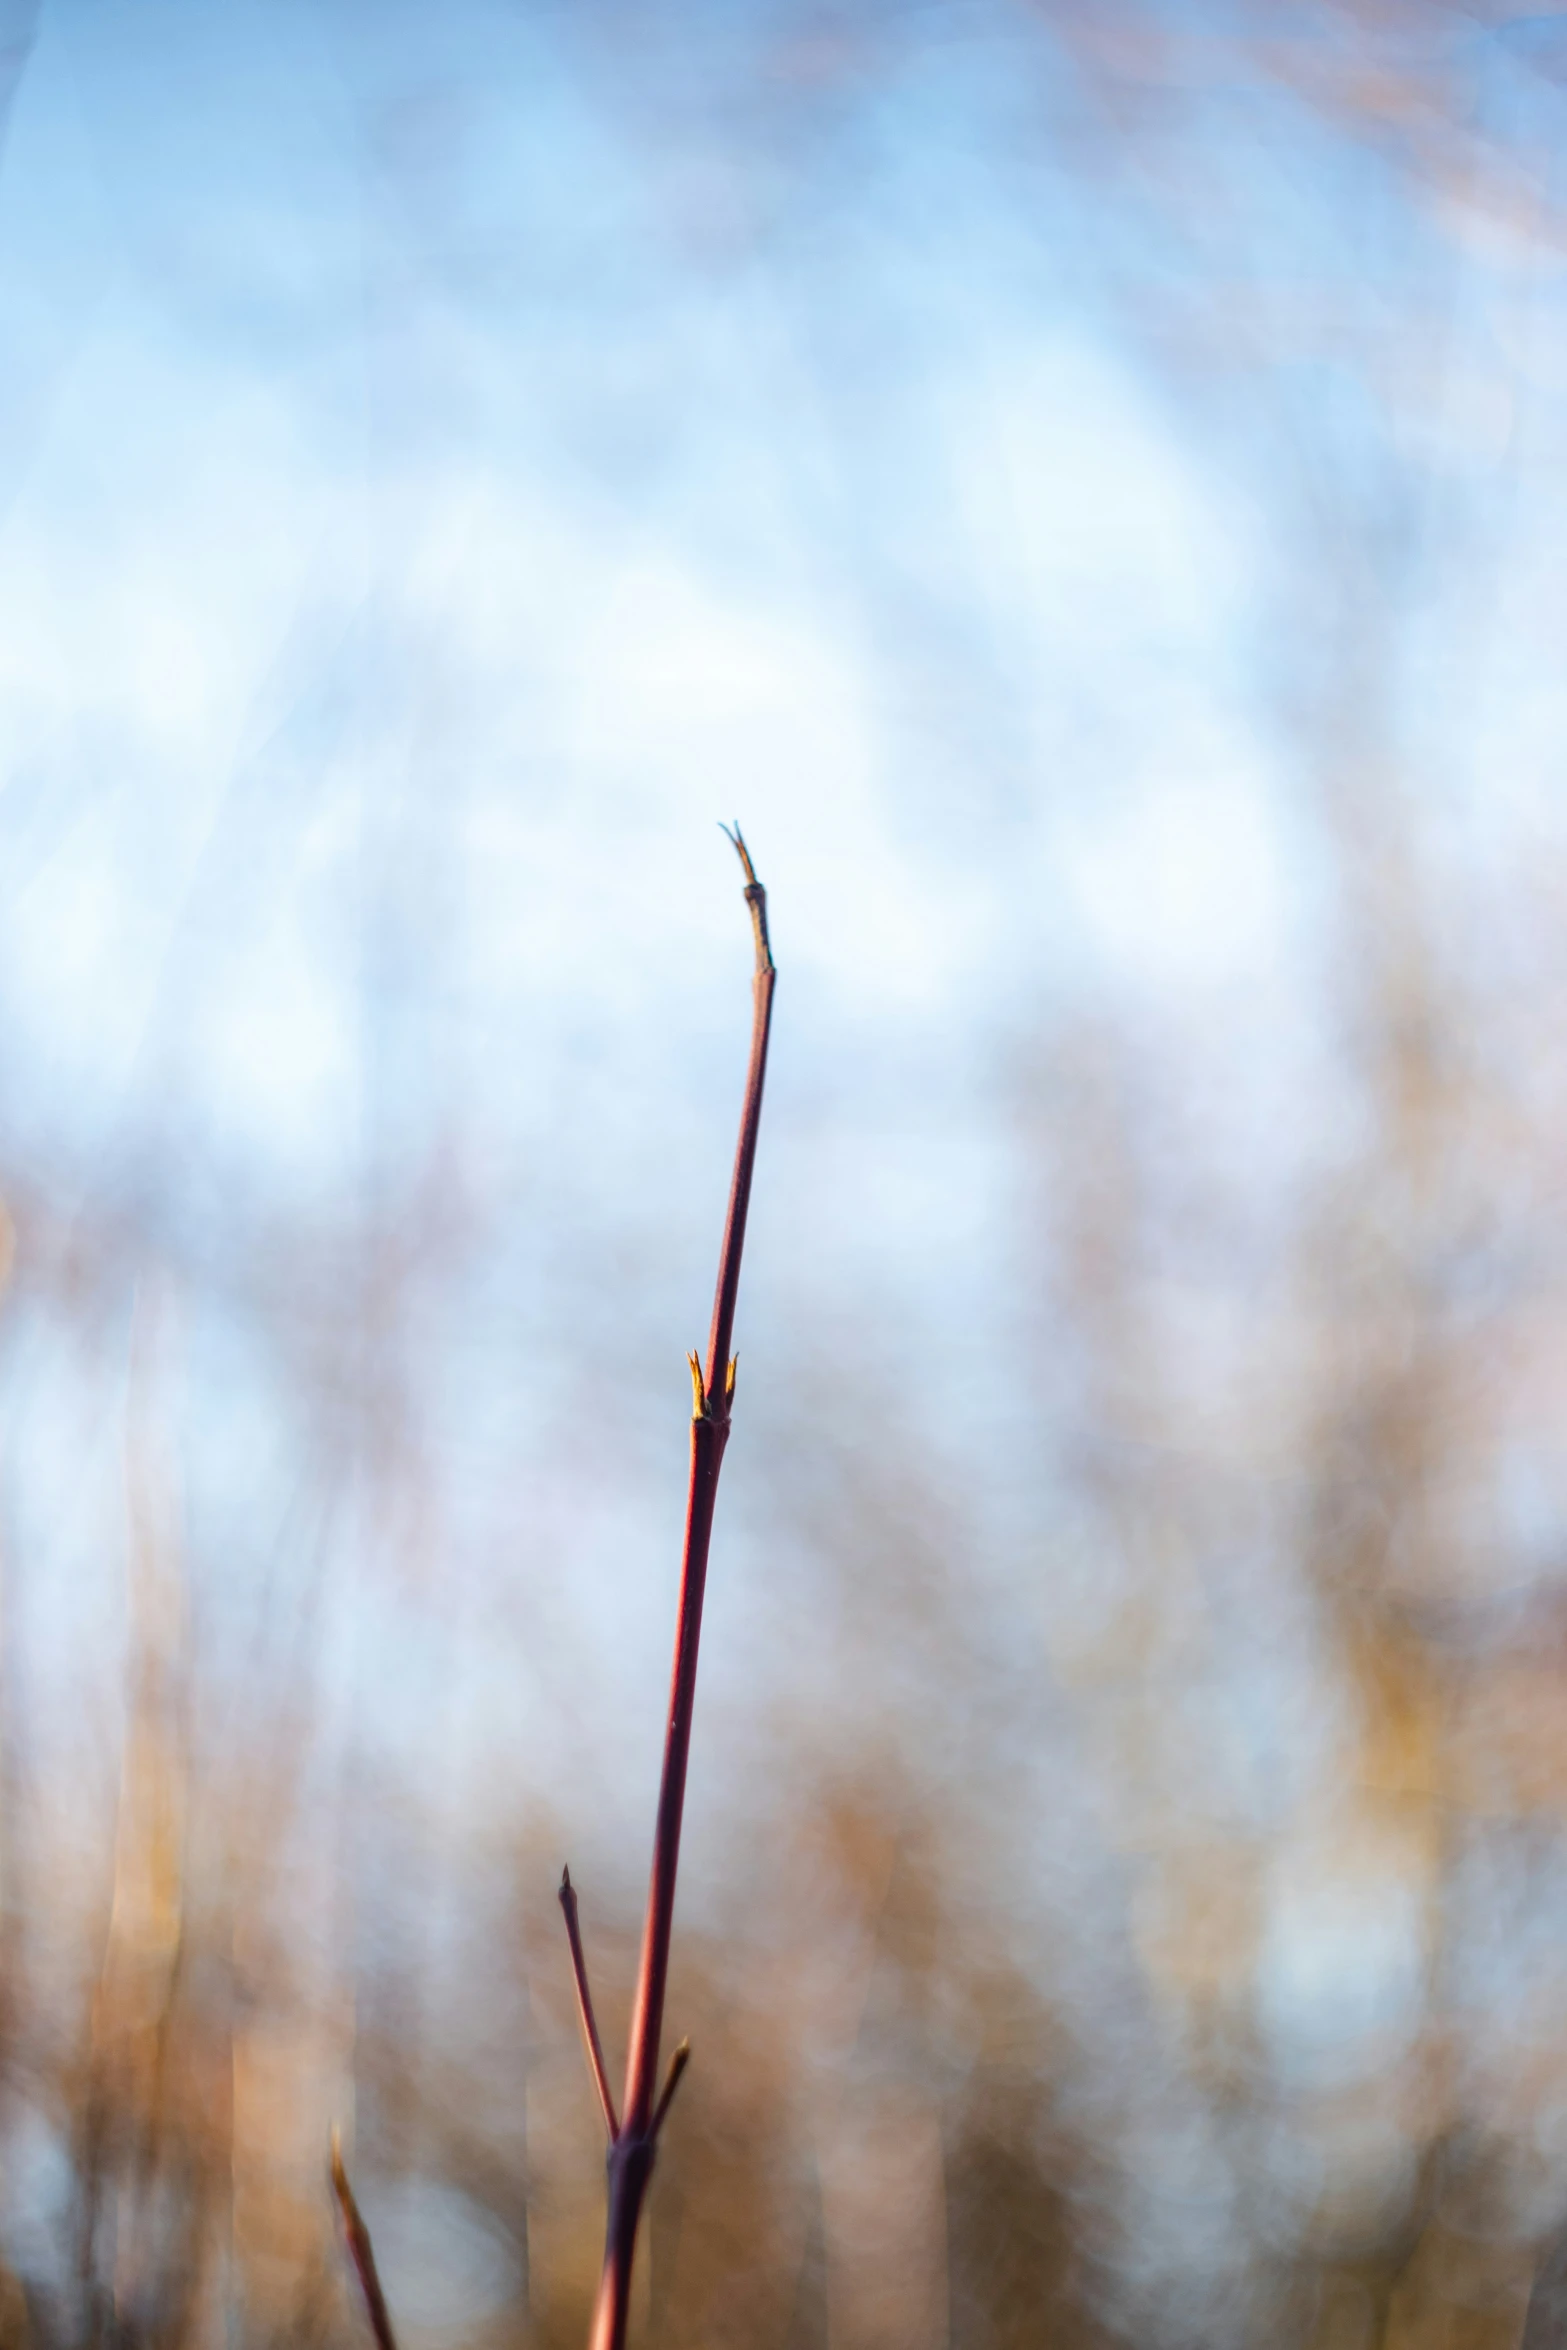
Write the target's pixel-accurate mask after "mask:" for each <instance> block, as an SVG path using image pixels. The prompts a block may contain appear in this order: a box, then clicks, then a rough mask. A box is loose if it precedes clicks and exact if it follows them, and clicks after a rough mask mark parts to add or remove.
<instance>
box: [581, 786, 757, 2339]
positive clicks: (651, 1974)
mask: <svg viewBox="0 0 1567 2350" xmlns="http://www.w3.org/2000/svg"><path fill="white" fill-rule="evenodd" d="M729 837H730V839H731V840H732V841H733V843H734V846H735V850H736V853H737V854H738V856H739V858H740V862H741V865H742V866H743V868H744V871H745V883H746V886H745V897H746V903H747V905H748V906H749V907H750V909H751V923H752V928H753V930H754V932H755V936H756V976H755V980H754V982H753V986H752V1007H753V1010H752V1024H751V1058H750V1066H749V1068H748V1070H747V1073H746V1084H745V1105H744V1108H743V1109H742V1111H741V1114H740V1139H739V1142H738V1144H737V1146H736V1149H735V1165H734V1180H733V1182H732V1183H731V1185H730V1189H729V1210H728V1214H727V1216H726V1218H725V1222H724V1239H723V1247H722V1249H721V1251H720V1253H719V1260H718V1283H717V1287H716V1290H715V1292H714V1296H713V1321H712V1328H711V1330H710V1331H709V1334H708V1342H707V1361H706V1364H705V1365H703V1364H699V1363H698V1361H697V1359H696V1357H695V1356H694V1355H693V1356H692V1358H691V1385H692V1398H693V1407H694V1408H693V1412H692V1419H691V1474H690V1485H689V1488H688V1493H687V1500H686V1529H685V1546H684V1554H683V1557H682V1561H681V1569H680V1604H679V1610H678V1614H677V1616H676V1622H675V1664H674V1673H673V1676H672V1678H671V1682H670V1691H669V1720H668V1726H667V1728H666V1731H665V1736H664V1771H663V1778H662V1781H661V1783H660V1786H659V1794H658V1815H657V1823H656V1826H655V1828H654V1832H653V1870H652V1877H651V1880H650V1883H649V1886H648V1903H647V1920H646V1923H645V1925H644V1927H643V1930H642V1958H641V1964H640V1966H639V1967H638V1970H637V1989H636V1999H635V2003H634V2005H633V2008H632V2015H631V2041H630V2047H629V2049H628V2052H627V2058H626V2094H625V2100H624V2104H623V2107H622V2120H621V2124H620V2128H619V2129H618V2130H617V2131H614V2132H613V2133H612V2135H611V2139H610V2148H609V2210H608V2217H607V2222H606V2227H605V2237H604V2270H603V2274H602V2276H601V2278H600V2280H599V2291H598V2300H597V2302H596V2304H595V2306H594V2312H593V2326H592V2331H591V2333H590V2335H589V2350H623V2346H624V2343H625V2339H626V2318H627V2313H628V2311H629V2308H630V2302H631V2266H632V2260H633V2258H634V2256H635V2252H636V2241H637V2223H638V2221H639V2219H640V2218H641V2214H642V2201H643V2197H644V2196H645V2194H646V2193H647V2183H648V2179H649V2177H650V2176H651V2173H652V2169H653V2153H654V2146H655V2142H656V2139H657V2131H658V2124H659V2123H660V2122H661V2121H662V2119H663V2116H664V2114H665V2113H666V2112H667V2110H668V2105H669V2098H670V2095H671V2094H672V2093H673V2088H674V2082H675V2080H678V2078H679V2073H678V2071H675V2072H674V2073H673V2076H672V2079H671V2082H670V2086H669V2089H668V2090H666V2092H665V2095H664V2097H663V2098H662V2100H661V2101H660V2103H659V2107H658V2111H657V2114H656V2115H655V2112H654V2106H653V2096H654V2090H655V2087H656V2084H657V2076H658V2044H659V2038H660V2034H661V2033H662V2030H663V2023H664V1993H665V1989H666V1987H667V1984H668V1980H669V1941H670V1934H671V1931H672V1929H673V1926H674V1917H675V1875H676V1871H677V1869H678V1867H679V1864H680V1826H681V1821H682V1818H683V1816H684V1812H685V1799H686V1766H687V1763H688V1761H689V1759H690V1753H691V1714H692V1708H693V1706H694V1704H695V1700H696V1666H697V1650H698V1647H699V1645H700V1642H701V1637H702V1599H703V1594H704V1592H705V1590H706V1587H707V1553H708V1545H709V1543H710V1542H711V1540H712V1533H713V1505H714V1502H715V1501H716V1499H717V1496H718V1473H719V1470H720V1469H721V1468H722V1466H723V1459H724V1448H725V1446H726V1445H727V1443H728V1441H729V1415H730V1406H731V1404H732V1402H733V1399H734V1383H735V1365H734V1359H733V1357H732V1356H731V1354H730V1351H729V1348H730V1342H731V1339H732V1338H733V1335H734V1319H735V1300H736V1298H737V1296H738V1294H739V1289H740V1256H741V1252H742V1250H743V1249H744V1247H745V1221H746V1211H747V1209H748V1208H749V1206H750V1201H751V1171H752V1168H753V1166H754V1165H755V1161H756V1137H757V1132H758V1129H759V1127H760V1124H761V1116H762V1082H763V1079H764V1077H765V1076H766V1073H767V1040H768V1034H769V1031H770V1029H771V1025H772V1014H773V984H774V981H775V979H776V977H777V973H776V970H775V968H774V965H773V957H772V948H771V946H770V944H769V942H768V936H767V893H766V891H765V890H764V889H763V887H762V885H761V883H760V882H759V881H758V880H757V878H756V870H755V867H754V866H753V865H752V863H751V859H750V855H749V852H748V851H747V849H746V845H745V842H744V841H743V840H742V838H741V837H740V828H739V826H738V825H736V827H735V828H734V830H733V831H732V832H731V833H730V834H729Z"/></svg>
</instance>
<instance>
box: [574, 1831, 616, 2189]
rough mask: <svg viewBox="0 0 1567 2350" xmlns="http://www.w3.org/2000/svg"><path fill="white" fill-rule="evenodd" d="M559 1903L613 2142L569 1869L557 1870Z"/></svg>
mask: <svg viewBox="0 0 1567 2350" xmlns="http://www.w3.org/2000/svg"><path fill="white" fill-rule="evenodd" d="M560 1906H561V1908H562V1909H563V1910H564V1912H565V1915H566V1940H567V1941H568V1942H569V1943H570V1945H571V1971H572V1975H573V1976H574V1978H575V1980H576V1985H577V2014H578V2017H579V2019H580V2021H581V2024H582V2038H583V2042H584V2044H585V2046H586V2048H587V2052H588V2065H589V2068H590V2070H591V2071H592V2074H593V2085H594V2087H595V2088H596V2089H597V2091H598V2093H599V2104H600V2106H601V2107H602V2108H603V2113H604V2127H605V2130H606V2131H607V2132H608V2134H609V2137H610V2140H611V2143H613V2141H614V2140H615V2138H616V2137H617V2136H618V2135H619V2132H620V2124H619V2122H617V2121H616V2119H615V2100H614V2098H613V2097H612V2096H611V2095H610V2093H609V2073H608V2071H607V2069H606V2067H605V2064H604V2050H603V2047H602V2045H601V2043H600V2040H599V2028H598V2019H597V2017H596V2016H595V2015H594V2013H593V1994H592V1992H591V1991H590V1990H589V1989H588V1960H587V1953H586V1952H585V1951H584V1949H583V1947H582V1929H581V1927H580V1926H579V1925H578V1923H577V1888H576V1887H575V1885H573V1883H572V1881H571V1871H570V1869H562V1870H561V1872H560Z"/></svg>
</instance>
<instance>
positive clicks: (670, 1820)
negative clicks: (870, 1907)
mask: <svg viewBox="0 0 1567 2350" xmlns="http://www.w3.org/2000/svg"><path fill="white" fill-rule="evenodd" d="M724 830H725V831H726V833H727V834H728V837H729V839H730V840H732V841H733V843H734V846H735V850H736V853H737V854H738V856H739V859H740V863H741V866H742V867H743V869H744V872H745V899H746V904H747V905H748V906H749V907H750V909H751V924H752V928H753V930H754V932H755V938H756V973H755V978H754V980H753V983H752V1004H753V1011H752V1023H751V1057H750V1065H749V1067H748V1069H747V1072H746V1083H745V1101H744V1105H743V1107H742V1109H741V1113H740V1138H739V1141H738V1143H737V1144H736V1146H735V1164H734V1176H733V1179H732V1181H731V1183H730V1187H729V1207H728V1212H727V1214H726V1216H725V1219H724V1237H723V1245H722V1247H721V1249H720V1251H719V1258H718V1282H717V1287H716V1289H715V1291H714V1296H713V1319H712V1325H711V1328H710V1330H709V1332H708V1341H707V1359H706V1362H705V1363H704V1362H703V1361H702V1359H701V1358H700V1357H699V1356H697V1355H696V1354H693V1355H692V1356H691V1357H690V1364H691V1399H692V1410H691V1469H690V1480H689V1484H688V1488H687V1497H686V1524H685V1542H684V1547H683V1553H682V1558H681V1569H680V1599H679V1605H678V1609H677V1612H676V1618H675V1662H674V1672H673V1675H672V1678H671V1681H670V1690H669V1716H668V1721H667V1725H666V1728H665V1733H664V1769H663V1777H662V1780H661V1782H660V1786H659V1795H658V1813H657V1817H656V1821H655V1825H654V1830H653V1868H652V1877H651V1881H650V1883H649V1887H648V1903H647V1918H646V1922H645V1924H644V1926H643V1929H642V1955H641V1961H640V1964H639V1966H638V1970H637V1986H636V1996H635V2000H634V2002H633V2006H632V2014H631V2040H630V2046H629V2049H628V2052H627V2058H626V2085H625V2094H624V2099H623V2106H622V2111H621V2114H620V2116H619V2117H618V2118H617V2116H616V2113H615V2102H614V2097H613V2094H612V2092H611V2089H610V2084H609V2074H608V2071H607V2069H606V2066H605V2063H604V2050H603V2044H602V2042H601V2040H600V2037H599V2028H598V2021H597V2018H596V2017H595V2015H594V2012H593V1995H592V1992H591V1991H590V1989H589V1987H588V1969H587V1959H586V1955H585V1953H584V1951H583V1947H582V1934H581V1930H580V1928H579V1925H578V1922H577V1895H576V1890H575V1888H574V1886H573V1885H572V1882H571V1872H570V1870H569V1869H564V1870H562V1872H561V1880H560V1905H561V1908H562V1910H563V1911H564V1912H565V1918H566V1938H567V1942H568V1945H569V1947H570V1951H571V1966H572V1973H573V1976H574V1978H575V1981H576V1988H577V2007H578V2012H579V2014H580V2017H581V2021H582V2036H583V2040H584V2042H585V2044H586V2048H587V2055H588V2063H589V2067H590V2070H591V2071H592V2074H593V2081H594V2086H595V2088H596V2089H597V2091H598V2099H599V2105H600V2108H601V2110H602V2112H603V2116H604V2130H605V2135H606V2137H607V2139H608V2141H609V2157H608V2169H609V2190H608V2213H607V2218H606V2223H605V2236H604V2268H603V2273H602V2276H601V2277H600V2280H599V2288H598V2297H597V2300H596V2302H595V2304H594V2311H593V2326H592V2331H591V2334H590V2336H589V2342H590V2350H622V2345H623V2344H624V2342H625V2338H626V2319H627V2314H628V2312H629V2309H630V2306H631V2271H632V2263H633V2261H634V2259H635V2256H636V2243H637V2227H638V2223H639V2221H640V2219H641V2216H642V2204H643V2199H644V2197H645V2196H646V2194H647V2187H648V2181H649V2179H650V2178H651V2176H652V2171H653V2158H654V2154H655V2152H656V2150H657V2146H658V2137H659V2132H660V2131H661V2129H662V2128H663V2126H664V2122H665V2119H666V2117H667V2115H668V2113H669V2108H670V2104H671V2102H672V2100H673V2098H674V2094H675V2091H676V2089H677V2088H678V2087H679V2084H680V2077H681V2075H682V2073H683V2072H684V2071H685V2068H686V2064H687V2062H688V2060H689V2058H690V2053H691V2047H690V2042H689V2041H687V2040H682V2041H681V2043H680V2045H679V2047H678V2048H677V2049H676V2050H675V2052H674V2055H673V2056H672V2057H671V2059H670V2064H669V2071H668V2074H667V2076H666V2078H665V2082H664V2087H663V2091H662V2093H661V2094H660V2095H659V2096H658V2097H657V2099H656V2102H655V2095H654V2092H655V2089H656V2086H657V2080H658V2054H659V2040H660V2037H661V2035H662V2031H663V2023H664V1994H665V1990H666V1988H667V1985H668V1980H669V1944H670V1937H671V1934H672V1932H673V1929H674V1920H675V1878H676V1874H677V1871H678V1869H679V1865H680V1828H681V1821H682V1819H683V1817H684V1813H685V1801H686V1769H687V1765H688V1763H689V1760H690V1753H691V1717H692V1712H693V1710H694V1707H695V1703H696V1668H697V1653H698V1649H699V1647H700V1644H701V1638H702V1601H703V1597H704V1594H705V1592H706V1589H707V1556H708V1550H709V1547H710V1544H711V1542H712V1535H713V1507H714V1503H715V1502H716V1500H717V1497H718V1475H719V1471H720V1469H721V1468H722V1467H723V1460H724V1451H725V1447H726V1446H727V1444H728V1442H729V1422H730V1414H731V1411H732V1409H733V1405H734V1392H735V1358H734V1356H733V1355H732V1354H731V1353H730V1346H731V1343H732V1340H733V1336H734V1319H735V1303H736V1300H737V1298H738V1296H739V1292H740V1259H741V1255H742V1252H743V1250H744V1248H745V1225H746V1214H747V1210H748V1209H749V1207H750V1203H751V1175H752V1170H753V1168H754V1166H755V1163H756V1140H757V1134H758V1132H759V1130H760V1126H761V1117H762V1086H763V1082H764V1079H765V1077H766V1074H767V1043H768V1037H769V1034H770V1032H771V1028H772V1016H773V987H774V982H775V980H776V978H777V971H776V968H775V966H774V963H773V955H772V946H771V943H770V941H769V938H768V933H767V892H766V891H765V890H764V889H763V887H762V884H761V883H760V882H759V881H758V880H757V878H756V868H755V866H754V865H753V864H752V862H751V856H750V851H749V850H748V849H747V847H746V845H745V841H744V838H743V837H742V835H741V832H740V827H739V826H738V824H737V825H735V826H734V827H733V829H732V830H731V829H730V828H729V827H728V826H725V827H724ZM332 2183H333V2187H334V2189H335V2191H336V2195H337V2200H338V2206H339V2209H340V2211H341V2214H342V2218H343V2225H344V2231H345V2234H346V2237H347V2241H348V2249H349V2253H350V2255H351V2257H352V2260H353V2263H354V2268H355V2271H356V2273H357V2275H358V2278H359V2285H360V2290H361V2292H362V2293H363V2296H364V2301H365V2307H366V2310H367V2312H368V2314H369V2318H370V2324H371V2328H372V2331H373V2332H374V2334H375V2338H376V2341H377V2344H378V2345H379V2350H394V2342H393V2335H392V2328H391V2323H390V2320H389V2318H388V2316H387V2310H386V2302H385V2298H384V2296H383V2294H382V2292H381V2286H380V2282H379V2279H378V2277H377V2273H376V2265H375V2255H374V2252H373V2251H372V2249H371V2244H370V2234H369V2230H368V2229H367V2228H366V2226H365V2224H364V2221H363V2219H362V2218H361V2216H360V2213H359V2208H358V2205H357V2204H356V2202H355V2200H354V2195H353V2190H352V2188H351V2187H350V2185H349V2183H348V2174H347V2172H346V2170H345V2169H344V2167H343V2160H342V2153H341V2150H340V2147H339V2145H338V2143H337V2141H336V2139H335V2138H334V2140H333V2146H332Z"/></svg>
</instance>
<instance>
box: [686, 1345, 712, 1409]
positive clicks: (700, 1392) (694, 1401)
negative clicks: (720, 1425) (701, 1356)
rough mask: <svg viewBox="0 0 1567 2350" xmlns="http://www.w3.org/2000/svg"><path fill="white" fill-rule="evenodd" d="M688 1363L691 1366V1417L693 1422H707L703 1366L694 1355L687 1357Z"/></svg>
mask: <svg viewBox="0 0 1567 2350" xmlns="http://www.w3.org/2000/svg"><path fill="white" fill-rule="evenodd" d="M686 1361H687V1362H688V1363H689V1364H690V1366H691V1417H692V1419H693V1420H705V1419H706V1418H707V1389H706V1387H705V1386H704V1385H703V1382H702V1365H701V1363H700V1361H699V1360H698V1358H697V1357H696V1356H695V1355H694V1354H693V1355H687V1357H686Z"/></svg>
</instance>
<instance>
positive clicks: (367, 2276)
mask: <svg viewBox="0 0 1567 2350" xmlns="http://www.w3.org/2000/svg"><path fill="white" fill-rule="evenodd" d="M332 2191H333V2193H334V2194H335V2195H336V2197H337V2208H338V2210H339V2211H340V2212H341V2213H342V2215H343V2233H344V2235H345V2236H346V2237H347V2238H348V2255H349V2258H350V2259H351V2260H352V2262H353V2264H354V2269H355V2272H356V2274H357V2276H358V2278H359V2290H360V2292H361V2293H362V2294H363V2295H364V2299H365V2314H366V2315H367V2316H368V2318H369V2320H370V2331H371V2332H372V2333H373V2334H374V2336H375V2338H376V2344H377V2350H397V2339H396V2336H395V2335H394V2334H393V2332H392V2321H391V2319H390V2318H389V2317H388V2316H387V2314H386V2296H385V2294H384V2293H383V2292H382V2291H381V2280H380V2278H379V2276H378V2275H377V2274H376V2266H375V2253H374V2251H373V2249H372V2247H371V2243H370V2230H369V2229H368V2228H367V2227H366V2226H365V2223H364V2220H363V2219H362V2217H361V2216H360V2211H359V2206H358V2204H357V2203H356V2202H355V2201H354V2190H353V2188H352V2187H351V2186H350V2185H349V2183H348V2173H347V2171H346V2170H345V2169H344V2167H343V2140H342V2134H341V2132H340V2131H338V2130H335V2129H334V2130H333V2132H332Z"/></svg>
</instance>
